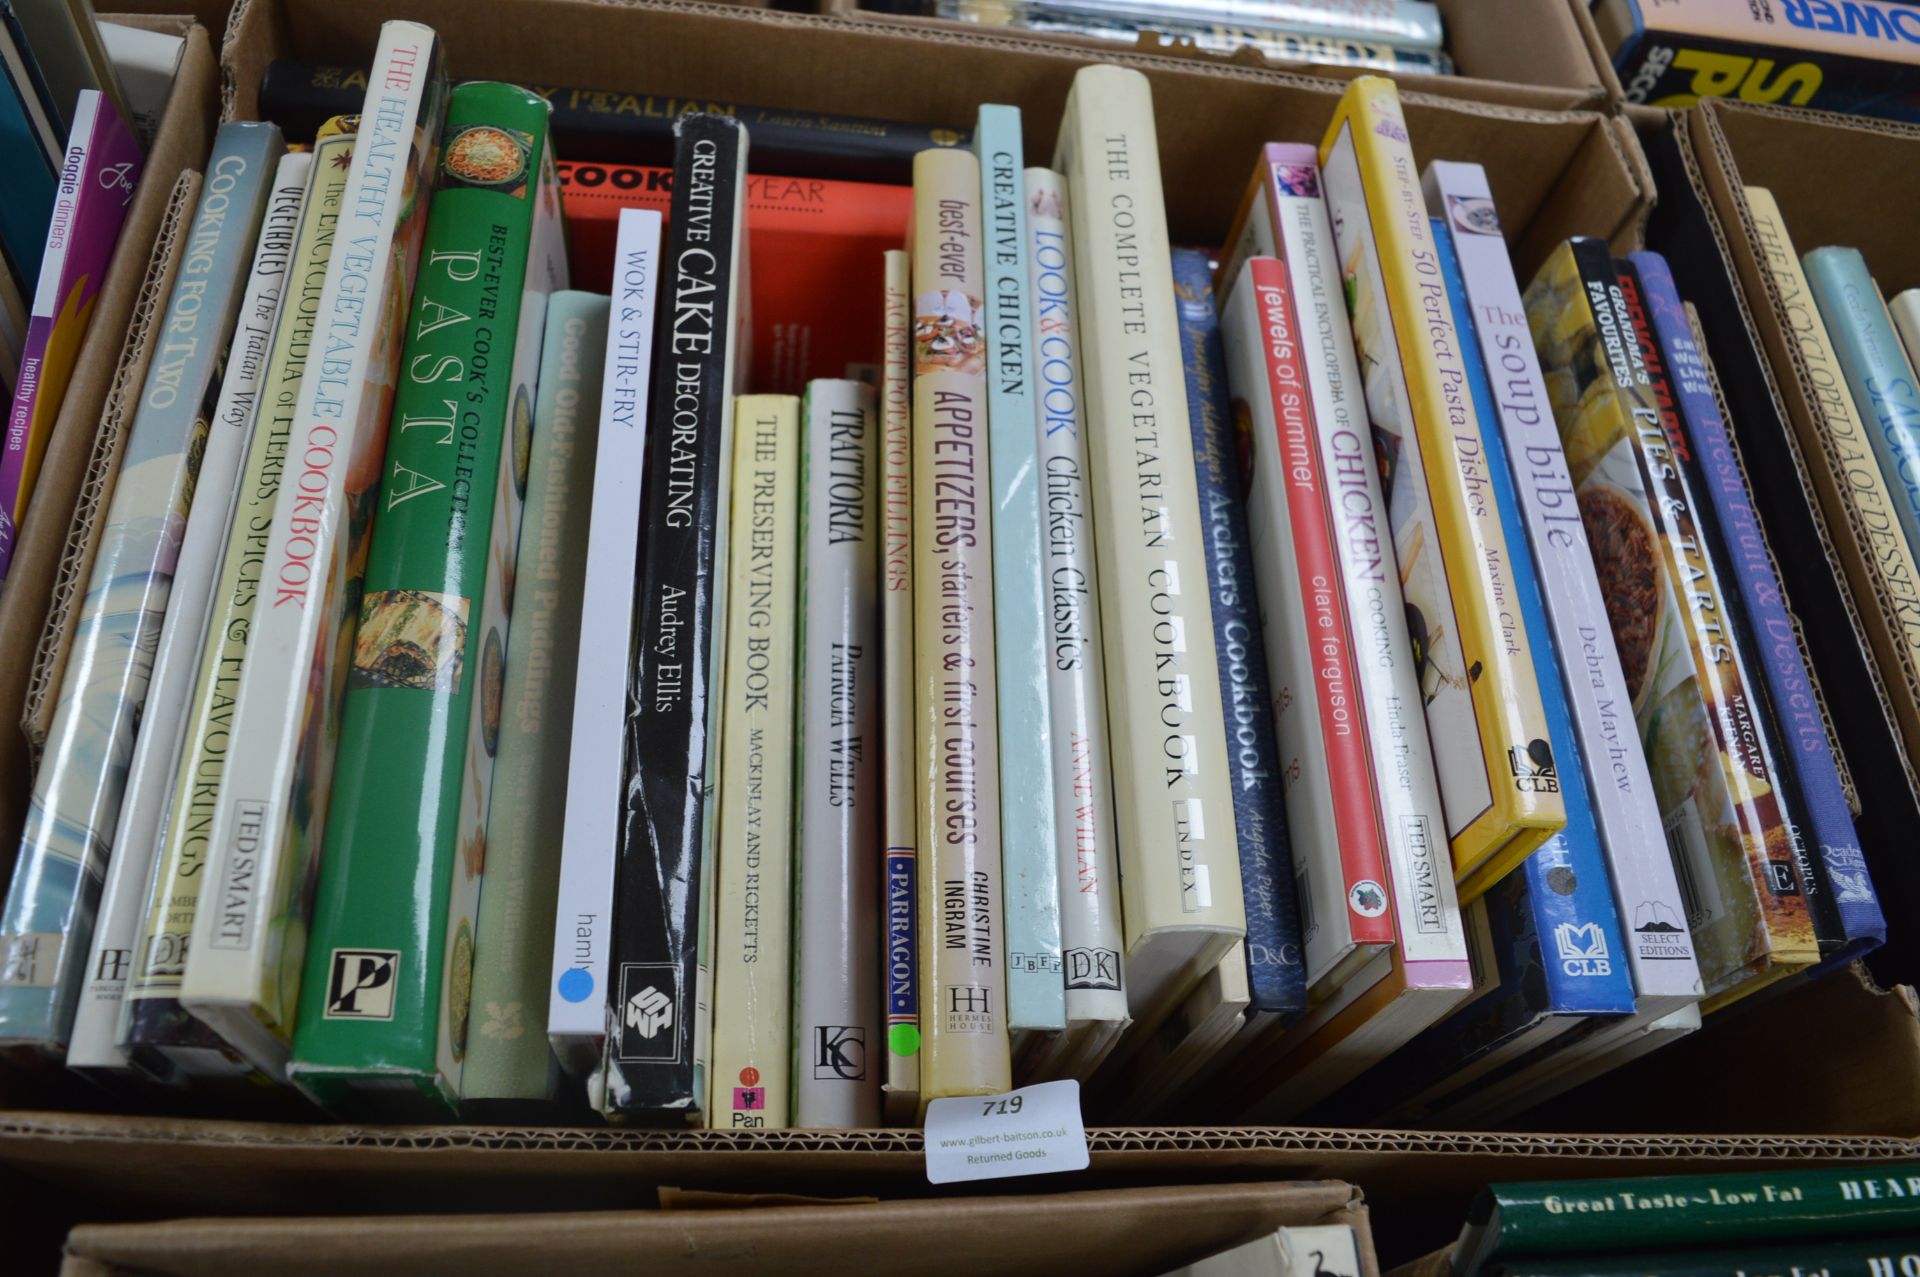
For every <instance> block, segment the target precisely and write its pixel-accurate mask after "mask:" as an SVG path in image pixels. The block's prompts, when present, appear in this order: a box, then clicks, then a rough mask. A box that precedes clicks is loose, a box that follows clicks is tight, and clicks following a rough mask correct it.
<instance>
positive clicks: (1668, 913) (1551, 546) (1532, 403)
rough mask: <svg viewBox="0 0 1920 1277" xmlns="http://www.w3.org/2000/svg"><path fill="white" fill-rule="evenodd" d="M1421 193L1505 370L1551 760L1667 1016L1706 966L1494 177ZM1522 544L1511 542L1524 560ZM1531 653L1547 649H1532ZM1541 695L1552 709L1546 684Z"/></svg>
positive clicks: (1443, 183)
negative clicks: (1584, 803)
mask: <svg viewBox="0 0 1920 1277" xmlns="http://www.w3.org/2000/svg"><path fill="white" fill-rule="evenodd" d="M1426 186H1427V200H1428V207H1429V208H1430V209H1433V210H1434V211H1436V212H1440V213H1442V214H1443V216H1445V217H1446V218H1447V219H1448V222H1449V225H1450V227H1451V234H1452V242H1453V246H1454V249H1455V252H1456V253H1457V254H1458V256H1459V259H1460V269H1461V274H1462V277H1463V279H1464V282H1465V286H1466V293H1467V299H1468V301H1469V303H1470V304H1471V310H1472V314H1473V320H1474V322H1473V325H1472V331H1473V333H1474V335H1475V337H1476V338H1477V341H1478V344H1479V350H1480V355H1481V360H1482V362H1483V364H1484V366H1485V367H1486V368H1488V369H1498V373H1497V375H1496V376H1495V378H1494V404H1495V407H1496V408H1497V409H1498V412H1499V417H1500V421H1499V429H1500V433H1501V440H1500V442H1501V443H1502V444H1503V445H1504V451H1505V453H1506V456H1507V461H1508V469H1509V471H1510V472H1511V477H1512V480H1513V483H1514V484H1515V486H1516V488H1517V490H1518V497H1519V504H1520V509H1521V513H1522V514H1523V515H1524V517H1525V520H1526V528H1525V535H1526V537H1527V543H1528V544H1527V548H1528V549H1529V550H1530V551H1531V554H1532V558H1533V562H1534V564H1535V570H1536V575H1537V577H1538V579H1539V583H1540V595H1541V601H1542V603H1543V604H1544V606H1545V610H1546V619H1547V628H1548V630H1549V631H1550V633H1551V636H1552V643H1551V651H1552V653H1553V654H1555V655H1557V656H1558V658H1559V667H1560V687H1561V689H1562V691H1563V692H1564V694H1565V697H1566V704H1567V709H1568V712H1569V714H1570V716H1571V719H1572V727H1573V734H1574V737H1575V738H1576V739H1577V740H1578V742H1579V746H1580V749H1579V753H1577V754H1563V753H1556V755H1555V758H1556V761H1558V763H1559V764H1560V767H1561V768H1562V769H1565V770H1571V769H1573V768H1575V767H1578V766H1579V765H1581V763H1582V762H1583V760H1584V764H1585V770H1586V776H1585V778H1586V780H1587V781H1588V785H1587V790H1588V797H1589V800H1590V802H1591V805H1592V810H1593V815H1594V820H1595V824H1596V825H1597V827H1598V832H1599V835H1600V841H1601V845H1602V847H1603V849H1604V850H1605V852H1606V856H1607V864H1608V868H1609V869H1610V870H1611V871H1612V876H1613V884H1614V890H1615V895H1616V899H1617V900H1618V902H1619V904H1620V907H1621V909H1622V911H1623V912H1624V911H1625V910H1626V909H1628V908H1629V907H1631V909H1632V911H1633V912H1632V915H1631V916H1630V917H1629V916H1622V918H1621V924H1622V925H1623V926H1625V927H1627V928H1629V929H1628V931H1627V933H1626V941H1627V961H1628V964H1629V966H1630V967H1631V968H1632V971H1633V977H1634V984H1635V988H1636V991H1637V993H1638V995H1639V997H1640V999H1641V1000H1642V1001H1641V1008H1642V1010H1644V1011H1655V1010H1659V1009H1660V1008H1661V1007H1666V1008H1667V1009H1671V1007H1672V1005H1674V1003H1675V1000H1677V999H1691V998H1698V997H1699V996H1700V969H1699V966H1698V964H1697V963H1696V962H1695V961H1694V956H1693V939H1692V937H1691V936H1690V935H1689V934H1688V932H1687V930H1686V928H1685V927H1679V928H1675V927H1672V926H1669V925H1665V924H1664V923H1663V922H1662V919H1663V918H1664V919H1678V918H1680V917H1681V916H1682V913H1683V911H1682V909H1681V907H1680V886H1679V882H1678V880H1677V879H1676V878H1675V876H1674V862H1673V857H1672V856H1671V855H1669V854H1668V852H1667V849H1666V836H1665V831H1664V828H1663V826H1662V824H1661V819H1660V808H1659V804H1658V801H1657V798H1656V795H1655V793H1654V787H1653V778H1652V776H1651V775H1650V774H1649V772H1648V770H1647V760H1646V754H1645V751H1643V750H1642V749H1641V748H1640V744H1639V741H1638V738H1637V733H1636V729H1635V727H1634V724H1633V719H1632V706H1633V697H1632V696H1631V695H1629V694H1628V691H1627V684H1626V675H1625V674H1624V672H1623V671H1622V669H1621V664H1620V653H1619V650H1618V648H1617V647H1616V646H1615V644H1614V641H1613V630H1612V628H1611V626H1610V625H1609V624H1608V621H1607V610H1606V603H1605V601H1604V600H1603V599H1602V598H1601V597H1600V582H1599V579H1598V577H1596V576H1595V574H1594V566H1593V552H1592V549H1591V547H1590V546H1589V545H1588V542H1587V533H1586V528H1585V526H1584V525H1583V524H1582V523H1581V520H1580V510H1579V506H1578V504H1577V503H1576V501H1575V498H1574V484H1573V477H1572V475H1571V473H1570V472H1569V471H1568V467H1567V456H1566V452H1565V450H1564V449H1563V448H1562V447H1561V444H1560V434H1559V431H1558V429H1557V428H1556V427H1555V425H1554V419H1553V413H1552V411H1551V403H1552V401H1551V399H1550V397H1549V395H1548V391H1547V384H1546V381H1545V379H1544V378H1543V377H1542V376H1541V373H1540V360H1539V356H1538V355H1537V354H1536V352H1535V350H1534V344H1533V336H1532V334H1531V333H1530V332H1529V331H1528V329H1527V310H1526V303H1525V302H1524V301H1522V300H1521V296H1520V286H1519V284H1518V282H1517V281H1516V280H1515V279H1514V275H1513V264H1512V260H1511V259H1510V258H1509V257H1508V255H1507V245H1506V240H1505V238H1504V237H1503V236H1502V234H1501V232H1500V222H1499V215H1498V212H1497V211H1496V210H1495V208H1494V205H1493V199H1492V194H1491V192H1490V190H1489V189H1488V186H1487V178H1486V172H1485V170H1483V169H1482V168H1481V167H1480V166H1479V165H1477V164H1449V163H1445V162H1436V163H1433V164H1431V165H1429V166H1428V168H1427V176H1426ZM1487 433H1490V432H1487ZM1489 446H1491V440H1490V441H1489ZM1519 535H1520V534H1519V533H1510V534H1509V536H1508V538H1507V541H1508V544H1509V546H1511V547H1513V549H1514V550H1515V552H1516V553H1517V552H1518V551H1519V545H1518V537H1519ZM1534 650H1535V651H1536V652H1542V651H1545V650H1548V649H1544V648H1542V647H1541V646H1540V645H1539V644H1535V647H1534ZM1542 693H1543V699H1544V697H1545V696H1546V695H1547V694H1548V693H1547V688H1546V687H1543V689H1542ZM1662 1014H1664V1012H1662Z"/></svg>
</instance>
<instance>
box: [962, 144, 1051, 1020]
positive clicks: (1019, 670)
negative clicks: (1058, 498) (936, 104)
mask: <svg viewBox="0 0 1920 1277" xmlns="http://www.w3.org/2000/svg"><path fill="white" fill-rule="evenodd" d="M973 149H974V155H975V158H977V159H978V160H979V161H980V186H981V190H980V204H981V209H980V218H981V231H982V235H983V238H982V240H981V250H982V254H981V255H982V260H983V264H984V268H985V287H986V298H985V302H986V323H987V327H986V331H985V333H984V334H983V335H984V337H985V345H986V353H987V432H988V443H987V451H988V455H989V460H990V463H991V464H990V465H989V466H988V471H989V473H990V474H991V475H992V477H993V525H994V538H993V591H994V598H993V622H994V635H993V644H994V652H995V654H996V657H997V659H998V666H997V671H996V672H997V675H998V678H997V683H996V686H997V687H998V689H999V697H1000V703H999V706H998V712H999V720H1000V762H1001V765H1000V854H1001V872H1002V875H1003V877H1002V879H1001V888H1002V890H1003V891H1004V893H1005V897H1006V899H1005V910H1006V921H1007V1028H1008V1031H1009V1032H1011V1033H1014V1034H1020V1033H1024V1032H1028V1031H1032V1032H1035V1033H1058V1032H1060V1031H1061V1030H1062V1029H1064V1028H1065V1027H1066V1015H1067V1011H1066V986H1065V983H1064V981H1063V979H1062V977H1061V966H1060V963H1061V954H1060V948H1061V940H1060V872H1059V865H1058V860H1057V852H1056V846H1057V843H1056V835H1055V829H1054V823H1053V748H1052V725H1051V723H1050V721H1049V717H1048V713H1047V674H1046V667H1047V661H1046V654H1045V642H1044V639H1045V627H1044V618H1045V616H1046V595H1045V591H1044V589H1043V588H1042V583H1041V577H1040V573H1041V562H1040V558H1041V556H1040V474H1039V471H1038V467H1037V455H1038V447H1039V439H1038V436H1037V434H1036V433H1035V422H1036V420H1037V418H1036V417H1035V410H1034V400H1035V387H1034V383H1033V358H1034V355H1033V333H1032V327H1033V306H1032V296H1031V292H1030V290H1031V288H1032V280H1031V279H1030V278H1029V271H1028V264H1027V252H1028V244H1027V201H1026V190H1025V180H1024V176H1023V174H1024V170H1025V168H1026V160H1025V151H1024V147H1023V144H1022V141H1021V136H1020V112H1019V110H1018V108H1015V107H1010V106H983V107H981V108H980V115H979V119H978V120H977V121H976V123H975V125H974V131H973Z"/></svg>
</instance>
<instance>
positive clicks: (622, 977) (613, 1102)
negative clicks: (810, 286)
mask: <svg viewBox="0 0 1920 1277" xmlns="http://www.w3.org/2000/svg"><path fill="white" fill-rule="evenodd" d="M675 127H676V129H677V134H676V137H677V141H676V153H677V154H676V161H675V164H674V183H673V212H672V215H671V217H670V218H669V219H668V224H669V229H668V232H667V244H666V253H665V256H664V259H663V261H662V263H661V273H662V275H663V277H664V278H665V279H666V280H667V281H668V291H667V296H666V298H665V299H663V302H662V318H663V319H664V320H665V322H664V323H663V324H662V325H661V327H660V330H659V332H658V333H657V334H656V337H655V345H656V349H655V352H654V358H655V360H656V361H657V362H659V363H660V365H661V366H662V370H663V371H666V370H668V369H671V373H672V375H671V376H670V377H666V378H663V379H661V380H659V381H657V382H656V383H655V384H654V386H653V404H652V416H653V420H654V421H655V422H656V423H659V424H661V425H663V426H664V427H666V428H665V429H663V430H660V431H656V432H654V433H653V434H652V435H651V436H650V437H649V438H648V440H647V464H646V476H645V479H644V482H645V484H646V489H645V498H644V504H643V505H642V509H641V517H642V519H643V520H644V523H645V527H646V530H647V536H646V543H645V545H644V546H643V547H642V549H641V563H640V569H639V583H638V586H637V587H636V597H635V599H634V627H635V628H634V643H633V665H632V671H631V674H630V675H629V678H628V680H627V686H628V688H629V693H628V699H629V705H628V708H627V719H626V728H625V731H626V763H625V766H626V782H625V795H626V796H625V800H624V804H623V829H622V831H621V835H620V859H619V869H618V873H617V876H616V878H615V891H614V918H613V923H614V931H613V943H614V964H613V970H614V972H615V980H614V982H613V983H611V984H610V985H609V986H608V989H607V996H608V998H609V1003H608V1019H607V1028H608V1034H609V1037H608V1041H607V1049H606V1101H605V1107H606V1110H607V1112H608V1113H609V1114H619V1115H640V1114H654V1115H659V1116H665V1117H670V1118H680V1119H683V1120H686V1121H689V1122H700V1121H703V1120H705V1117H706V1115H707V1114H708V1112H709V1111H710V1110H709V1107H708V1096H707V1085H706V1084H707V1076H706V1074H707V1068H706V1064H707V1061H706V1059H705V1058H704V1055H703V1050H704V1049H705V1048H706V1047H707V1046H708V1043H707V1042H706V1041H705V1035H704V1033H703V1032H700V1031H699V1023H700V1020H701V1018H702V1011H701V1008H702V1005H703V1001H704V1000H703V998H702V994H703V993H704V992H706V990H705V989H704V988H703V976H704V967H705V963H704V954H703V952H702V950H701V948H700V940H701V931H702V927H701V919H702V918H703V917H704V916H705V915H706V913H707V912H708V910H709V907H710V906H709V903H708V900H707V897H708V896H709V895H710V894H711V893H710V892H707V891H706V890H704V887H705V881H704V880H705V878H706V876H707V866H708V865H709V864H710V863H711V860H712V854H711V853H712V846H713V825H714V823H715V822H714V816H715V815H716V814H717V813H716V812H715V811H714V810H713V809H712V808H711V806H710V805H709V803H708V801H707V797H708V795H707V778H709V777H711V776H714V775H716V774H717V772H718V759H717V757H715V754H714V751H715V750H716V749H717V748H718V747H719V745H720V743H721V742H720V727H721V720H720V718H719V715H718V713H717V712H716V711H717V710H718V709H719V696H718V695H717V692H718V682H719V673H720V671H719V666H720V665H721V664H722V662H720V661H718V660H716V659H715V658H716V657H717V656H720V655H722V654H723V653H724V645H723V644H722V645H719V646H716V645H715V643H714V635H715V634H723V635H724V634H725V633H726V617H727V611H726V601H727V600H726V588H725V587H726V581H725V570H726V563H727V528H726V519H725V517H724V516H725V512H726V509H727V477H728V476H727V475H726V473H725V471H726V469H727V467H728V465H729V463H730V461H731V458H732V451H731V446H730V445H731V443H732V433H733V429H732V427H733V422H732V416H733V380H734V371H733V370H734V354H735V344H736V343H735V336H734V328H735V325H736V323H737V322H738V316H739V315H740V313H741V311H742V310H744V306H743V305H741V304H739V302H738V300H737V298H736V295H735V294H736V291H737V289H738V287H739V284H740V278H741V274H742V271H741V267H742V265H743V263H742V260H741V257H742V253H743V248H742V244H743V240H742V238H741V233H742V231H743V230H744V227H743V225H742V221H743V218H742V208H741V195H742V189H741V188H742V183H743V180H744V173H745V171H746V161H747V139H746V134H745V132H744V130H743V129H742V128H741V126H740V123H739V122H738V121H737V120H733V119H730V118H728V117H726V116H721V115H691V116H687V117H686V118H684V119H682V120H681V121H680V122H679V123H678V124H677V125H676V126H675Z"/></svg>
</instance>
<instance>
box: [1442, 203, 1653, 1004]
mask: <svg viewBox="0 0 1920 1277" xmlns="http://www.w3.org/2000/svg"><path fill="white" fill-rule="evenodd" d="M1433 238H1434V244H1435V247H1436V248H1437V250H1438V252H1439V257H1440V270H1441V274H1442V275H1443V276H1444V278H1445V280H1446V285H1447V297H1448V299H1449V301H1451V303H1452V305H1453V322H1454V325H1455V326H1456V327H1457V328H1458V329H1459V331H1460V332H1461V333H1462V334H1470V333H1472V332H1473V331H1474V326H1473V312H1472V309H1471V308H1470V307H1469V306H1468V304H1467V290H1466V284H1465V282H1464V281H1463V280H1462V279H1461V277H1460V263H1459V259H1458V258H1457V257H1456V256H1455V255H1454V250H1453V235H1452V231H1451V230H1450V229H1449V227H1448V226H1447V223H1446V219H1444V218H1439V217H1436V218H1434V219H1433ZM1460 344H1461V347H1462V353H1463V355H1464V357H1465V362H1466V366H1467V383H1468V386H1469V388H1470V390H1471V392H1472V396H1473V409H1474V413H1475V414H1476V415H1477V416H1478V417H1479V419H1480V423H1481V426H1480V436H1481V438H1482V439H1483V440H1484V441H1485V445H1486V450H1487V456H1486V471H1487V474H1488V477H1489V479H1490V480H1491V483H1492V486H1493V493H1494V504H1495V505H1496V506H1497V507H1498V509H1499V511H1500V523H1501V526H1502V528H1503V529H1504V530H1505V532H1506V536H1507V549H1508V552H1509V553H1510V554H1511V556H1512V558H1513V579H1514V592H1515V593H1516V594H1517V595H1519V599H1518V602H1519V605H1520V616H1521V620H1522V622H1523V624H1524V625H1525V627H1526V632H1527V643H1528V645H1529V646H1530V647H1531V648H1532V649H1533V660H1534V665H1535V668H1536V673H1537V674H1538V677H1539V680H1540V702H1541V706H1542V708H1543V709H1544V710H1545V711H1546V718H1547V743H1548V746H1549V747H1550V748H1551V750H1552V752H1553V757H1554V758H1556V759H1564V760H1567V762H1566V765H1563V766H1561V767H1559V768H1558V769H1557V773H1556V774H1557V778H1558V780H1559V784H1560V797H1561V799H1562V801H1563V802H1564V803H1565V805H1566V809H1567V826H1566V828H1565V829H1563V830H1561V831H1560V832H1559V833H1557V834H1555V835H1554V836H1553V837H1552V838H1550V839H1548V840H1547V841H1546V843H1544V844H1543V845H1542V846H1541V848H1540V850H1539V851H1537V852H1535V853H1534V854H1533V855H1531V856H1529V857H1528V858H1527V859H1526V861H1525V862H1524V864H1523V866H1522V868H1521V871H1520V872H1522V873H1524V874H1525V875H1526V877H1527V886H1528V889H1529V894H1530V896H1531V899H1532V902H1533V912H1534V920H1535V927H1536V929H1537V930H1538V932H1539V935H1540V939H1541V944H1542V948H1543V950H1546V951H1547V952H1546V954H1545V957H1546V961H1545V962H1544V963H1543V966H1544V968H1545V974H1546V982H1547V989H1548V993H1549V995H1550V997H1551V1001H1552V1006H1553V1009H1554V1011H1555V1012H1556V1013H1560V1014H1573V1013H1578V1014H1586V1015H1606V1014H1631V1013H1632V1012H1633V1009H1634V1004H1633V979H1632V976H1631V975H1630V973H1629V971H1628V969H1627V965H1626V962H1625V961H1624V959H1625V956H1626V946H1625V941H1624V940H1623V938H1622V933H1621V930H1620V911H1619V909H1618V908H1617V907H1616V906H1615V904H1614V900H1613V886H1612V883H1611V882H1610V881H1609V880H1608V877H1607V867H1606V859H1605V857H1604V855H1603V853H1602V852H1601V849H1600V836H1599V833H1598V831H1597V830H1596V829H1595V827H1594V823H1593V804H1592V802H1591V801H1590V800H1589V799H1588V796H1587V778H1586V775H1585V769H1584V768H1583V767H1582V766H1580V764H1579V761H1578V760H1579V759H1580V748H1579V742H1578V741H1576V740H1575V739H1574V735H1573V721H1572V717H1571V715H1570V714H1569V713H1568V711H1567V696H1566V691H1565V688H1564V686H1563V684H1562V683H1561V681H1560V654H1559V653H1558V652H1557V651H1555V650H1554V645H1553V635H1552V631H1551V630H1549V629H1548V627H1547V613H1546V608H1545V606H1544V605H1543V604H1542V602H1541V599H1540V579H1539V577H1538V575H1537V574H1536V572H1535V569H1534V563H1533V550H1532V548H1531V546H1530V545H1529V543H1528V539H1527V529H1526V524H1525V522H1524V521H1523V519H1522V516H1521V513H1520V500H1519V496H1518V494H1517V493H1516V492H1515V490H1514V486H1513V471H1512V470H1511V469H1509V468H1508V465H1507V450H1506V443H1505V442H1504V438H1503V435H1502V431H1501V429H1500V416H1499V412H1498V410H1497V409H1496V407H1495V405H1494V400H1493V392H1492V389H1491V387H1490V386H1489V385H1488V384H1487V372H1486V365H1485V364H1484V363H1483V362H1482V361H1481V358H1480V347H1479V343H1477V342H1475V341H1472V340H1468V339H1464V338H1463V340H1462V341H1461V343H1460Z"/></svg>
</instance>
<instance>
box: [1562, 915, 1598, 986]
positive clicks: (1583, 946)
mask: <svg viewBox="0 0 1920 1277" xmlns="http://www.w3.org/2000/svg"><path fill="white" fill-rule="evenodd" d="M1553 947H1554V948H1555V949H1557V950H1558V951H1559V953H1560V969H1561V970H1563V971H1565V972H1566V973H1567V974H1568V975H1570V976H1603V975H1612V974H1613V963H1612V961H1611V960H1610V958H1609V955H1608V953H1607V936H1606V933H1605V932H1603V931H1601V930H1600V924H1599V923H1597V922H1584V923H1580V924H1577V925H1576V924H1574V923H1571V922H1562V923H1559V924H1557V925H1556V926H1555V927H1554V929H1553Z"/></svg>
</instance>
